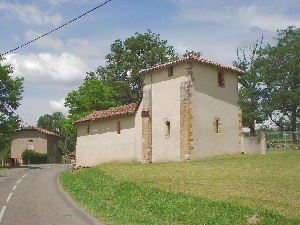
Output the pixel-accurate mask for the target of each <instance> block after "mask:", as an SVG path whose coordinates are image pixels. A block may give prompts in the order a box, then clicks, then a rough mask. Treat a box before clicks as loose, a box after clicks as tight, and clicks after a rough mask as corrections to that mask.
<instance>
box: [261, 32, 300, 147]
mask: <svg viewBox="0 0 300 225" xmlns="http://www.w3.org/2000/svg"><path fill="white" fill-rule="evenodd" d="M277 33H278V34H277V35H278V36H277V38H275V40H276V41H277V44H276V45H274V46H271V45H270V44H268V45H266V46H265V47H264V48H262V49H261V50H260V51H259V53H258V55H259V57H258V62H259V70H258V72H259V73H260V74H261V76H262V80H263V82H264V83H263V86H262V87H263V90H262V91H263V96H262V97H263V102H262V103H263V108H264V110H265V112H266V114H267V115H268V116H269V119H271V120H272V121H273V122H274V123H275V124H276V125H277V126H278V127H279V128H280V129H282V130H288V131H292V132H295V131H296V130H297V126H299V119H300V111H299V109H300V75H299V74H300V57H299V56H300V29H299V28H296V27H294V26H289V27H288V28H287V29H284V30H278V32H277ZM295 139H296V138H295V135H294V137H293V141H295Z"/></svg>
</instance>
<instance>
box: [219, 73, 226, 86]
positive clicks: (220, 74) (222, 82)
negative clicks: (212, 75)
mask: <svg viewBox="0 0 300 225" xmlns="http://www.w3.org/2000/svg"><path fill="white" fill-rule="evenodd" d="M218 86H219V87H225V78H224V73H223V72H218Z"/></svg>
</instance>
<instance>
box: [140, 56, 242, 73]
mask: <svg viewBox="0 0 300 225" xmlns="http://www.w3.org/2000/svg"><path fill="white" fill-rule="evenodd" d="M188 61H194V62H198V63H202V64H205V65H210V66H215V67H219V68H221V69H225V70H230V71H232V72H235V73H238V74H239V75H241V74H244V73H245V71H244V70H241V69H239V68H237V67H235V66H226V65H224V64H221V63H218V62H214V61H211V60H209V59H205V58H203V57H199V56H196V55H190V56H186V57H183V58H179V59H176V60H173V61H170V62H166V63H162V64H159V65H156V66H152V67H149V68H145V69H142V70H140V71H139V74H140V75H142V74H145V73H147V72H150V71H153V70H157V69H162V68H165V67H168V66H171V65H175V64H178V63H181V62H188Z"/></svg>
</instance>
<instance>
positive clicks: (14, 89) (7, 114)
mask: <svg viewBox="0 0 300 225" xmlns="http://www.w3.org/2000/svg"><path fill="white" fill-rule="evenodd" d="M1 62H2V58H1V55H0V155H1V156H9V154H10V144H11V135H12V134H13V133H14V132H15V129H17V128H18V126H19V118H18V116H17V115H16V114H15V113H14V110H16V109H17V108H18V107H19V105H20V101H21V99H22V96H21V95H22V93H23V78H19V77H16V78H12V76H11V75H10V74H11V73H13V68H12V67H11V66H10V65H3V64H2V63H1Z"/></svg>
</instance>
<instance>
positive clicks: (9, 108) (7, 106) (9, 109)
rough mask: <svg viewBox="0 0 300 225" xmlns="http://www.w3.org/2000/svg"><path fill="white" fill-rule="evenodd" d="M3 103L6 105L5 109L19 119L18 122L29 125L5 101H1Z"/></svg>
mask: <svg viewBox="0 0 300 225" xmlns="http://www.w3.org/2000/svg"><path fill="white" fill-rule="evenodd" d="M3 103H4V105H6V109H7V110H8V111H10V112H11V113H12V114H14V115H15V116H16V117H17V118H19V119H20V122H21V123H22V124H26V125H27V126H30V125H29V124H28V123H27V122H26V121H25V120H23V119H22V118H21V117H20V116H19V115H18V114H16V113H15V112H14V110H12V109H11V107H10V106H9V105H8V104H7V103H6V102H3Z"/></svg>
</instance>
